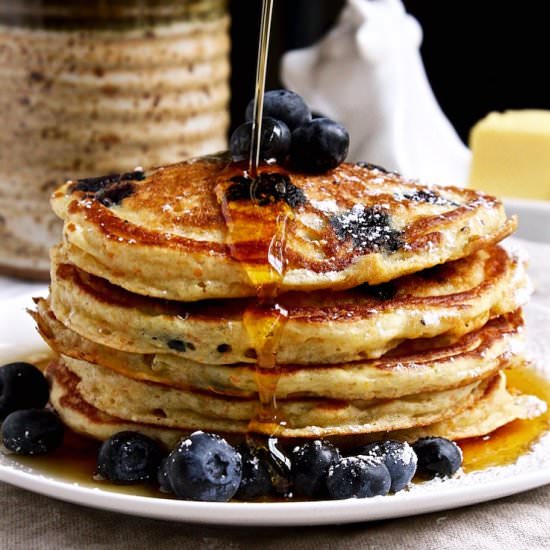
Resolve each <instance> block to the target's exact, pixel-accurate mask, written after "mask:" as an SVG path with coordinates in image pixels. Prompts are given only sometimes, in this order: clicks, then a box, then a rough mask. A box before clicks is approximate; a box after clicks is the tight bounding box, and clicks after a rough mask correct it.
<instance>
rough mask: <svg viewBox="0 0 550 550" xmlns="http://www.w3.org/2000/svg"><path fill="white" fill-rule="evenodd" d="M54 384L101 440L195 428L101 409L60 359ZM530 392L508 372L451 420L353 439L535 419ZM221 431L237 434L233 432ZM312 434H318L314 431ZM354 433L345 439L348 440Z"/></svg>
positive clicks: (70, 417) (486, 428)
mask: <svg viewBox="0 0 550 550" xmlns="http://www.w3.org/2000/svg"><path fill="white" fill-rule="evenodd" d="M46 374H47V376H48V378H49V380H50V383H51V400H52V403H53V405H54V407H55V409H56V410H57V412H58V413H59V414H60V416H61V418H62V419H63V421H64V423H65V424H66V425H67V426H69V427H71V428H72V429H73V430H74V431H76V432H77V433H81V434H83V435H87V436H90V437H93V438H96V439H99V440H105V439H107V438H108V437H110V436H111V435H113V434H115V433H117V432H119V431H122V430H136V431H139V432H141V433H144V434H146V435H149V436H150V437H153V438H154V439H157V440H158V441H160V442H162V443H163V444H164V445H165V446H166V447H167V448H173V447H174V446H175V445H176V443H177V442H178V441H179V440H180V439H181V438H182V437H184V436H187V435H188V434H189V433H190V432H191V431H194V429H193V428H190V429H179V428H170V427H166V426H161V425H157V424H147V423H143V422H137V421H129V420H125V419H122V418H119V417H116V416H113V415H110V414H108V413H105V412H103V411H101V410H99V409H98V408H97V407H95V406H94V405H92V404H90V403H88V402H87V401H86V400H85V399H84V398H83V397H82V395H81V393H80V392H79V388H78V384H79V379H78V377H77V376H76V375H75V374H73V373H71V372H70V371H69V370H67V369H66V368H64V366H63V365H62V363H60V362H59V361H54V362H52V363H51V364H50V365H49V366H48V368H47V371H46ZM535 401H536V400H534V399H533V398H531V397H529V396H522V395H515V394H511V393H509V392H508V391H507V390H506V387H505V376H504V374H501V375H499V376H497V377H495V378H494V379H493V380H492V381H491V383H490V384H488V385H487V386H486V388H485V391H484V392H483V394H482V395H481V396H479V399H478V400H477V401H476V403H475V404H474V405H472V406H471V407H467V408H465V409H463V410H462V412H460V413H458V414H455V415H454V416H452V417H450V418H448V419H447V420H442V421H440V422H436V423H433V424H431V425H426V426H423V427H417V428H411V429H408V430H401V431H390V432H372V433H370V434H366V435H361V434H352V435H351V436H350V437H351V441H352V443H355V444H357V443H359V442H362V441H369V440H373V439H402V440H407V441H414V440H416V439H417V438H418V437H422V436H426V435H437V436H442V437H447V438H449V439H463V438H469V437H478V436H482V435H485V434H487V433H490V432H492V431H493V430H495V429H497V428H499V427H500V426H503V425H504V424H507V423H508V422H511V421H513V420H515V419H517V418H531V417H533V416H537V415H538V414H540V405H541V403H540V402H537V403H535ZM218 432H219V433H223V434H224V435H227V436H229V437H230V438H231V437H235V434H234V433H231V432H223V431H222V430H221V429H220V430H218ZM238 437H240V436H238ZM309 437H317V434H316V433H314V432H313V431H312V433H310V434H309ZM350 437H347V438H344V439H347V441H348V442H349V441H350Z"/></svg>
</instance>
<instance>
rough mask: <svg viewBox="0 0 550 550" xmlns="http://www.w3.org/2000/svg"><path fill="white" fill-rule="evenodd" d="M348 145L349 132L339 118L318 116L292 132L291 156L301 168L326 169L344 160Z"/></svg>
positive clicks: (313, 170)
mask: <svg viewBox="0 0 550 550" xmlns="http://www.w3.org/2000/svg"><path fill="white" fill-rule="evenodd" d="M348 148H349V134H348V132H347V130H346V129H345V128H344V127H343V126H342V125H341V124H338V123H337V122H334V121H333V120H330V119H328V118H316V119H314V120H312V121H311V122H306V123H305V124H303V125H302V126H300V127H298V128H296V130H294V131H293V132H292V145H291V147H290V157H291V160H292V163H293V164H294V166H296V168H298V169H299V170H303V171H305V172H312V173H320V172H326V171H327V170H330V169H332V168H336V166H338V165H339V164H341V163H342V162H344V160H345V158H346V156H347V154H348Z"/></svg>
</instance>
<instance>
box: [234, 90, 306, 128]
mask: <svg viewBox="0 0 550 550" xmlns="http://www.w3.org/2000/svg"><path fill="white" fill-rule="evenodd" d="M263 116H266V117H271V118H275V119H277V120H282V121H283V122H284V123H285V124H286V125H287V126H288V128H289V129H290V130H291V131H292V130H294V128H297V127H298V126H301V125H302V124H305V123H306V122H308V121H310V120H311V111H310V110H309V107H308V106H307V104H306V102H305V101H304V99H303V98H302V97H301V96H300V95H298V94H297V93H296V92H291V91H290V90H269V91H268V92H266V93H265V94H264V110H263ZM253 117H254V99H252V100H250V102H249V103H248V105H247V107H246V113H245V119H246V120H247V121H248V122H250V121H251V120H252V118H253Z"/></svg>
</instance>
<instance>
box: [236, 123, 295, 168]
mask: <svg viewBox="0 0 550 550" xmlns="http://www.w3.org/2000/svg"><path fill="white" fill-rule="evenodd" d="M290 139H291V134H290V130H289V129H288V126H287V125H286V124H285V123H284V122H281V121H280V120H275V119H274V118H268V117H266V118H264V119H262V135H261V144H260V158H261V160H272V159H275V160H277V161H282V160H284V159H285V158H286V156H287V155H288V151H289V149H290ZM251 141H252V122H245V123H244V124H241V125H240V126H239V127H238V128H237V129H236V130H235V131H234V132H233V134H231V139H230V140H229V148H230V150H231V155H232V157H233V160H234V161H240V160H248V158H249V157H250V142H251Z"/></svg>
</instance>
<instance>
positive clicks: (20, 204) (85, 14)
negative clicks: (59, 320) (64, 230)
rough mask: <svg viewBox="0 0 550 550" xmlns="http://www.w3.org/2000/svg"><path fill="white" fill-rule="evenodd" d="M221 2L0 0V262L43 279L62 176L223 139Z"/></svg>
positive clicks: (180, 154) (225, 63) (142, 162)
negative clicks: (53, 200)
mask: <svg viewBox="0 0 550 550" xmlns="http://www.w3.org/2000/svg"><path fill="white" fill-rule="evenodd" d="M228 28H229V21H228V16H227V6H226V2H225V0H112V1H109V2H107V1H105V0H87V1H72V2H65V1H61V0H42V1H39V0H5V1H3V2H0V120H1V123H2V131H0V272H1V273H5V274H6V273H7V274H15V275H20V276H24V277H32V278H46V277H47V274H48V265H49V261H48V249H49V247H50V246H51V245H52V244H53V243H54V242H57V241H59V238H60V226H59V224H58V222H57V220H56V219H55V217H54V215H53V214H52V213H51V211H50V207H49V203H48V198H49V195H50V193H51V191H52V189H53V188H54V187H56V186H57V185H58V184H59V183H61V182H63V181H64V180H65V179H69V178H71V179H75V178H80V177H85V176H89V175H94V174H103V173H109V172H113V171H114V172H116V171H127V170H131V169H133V168H135V167H136V166H144V167H147V166H153V165H158V164H164V163H169V162H175V161H178V160H181V159H184V158H187V157H190V156H194V155H200V154H203V153H209V152H214V151H217V150H221V149H224V148H225V147H226V132H227V126H228V118H229V116H228V100H229V58H228V54H229V35H228Z"/></svg>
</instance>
